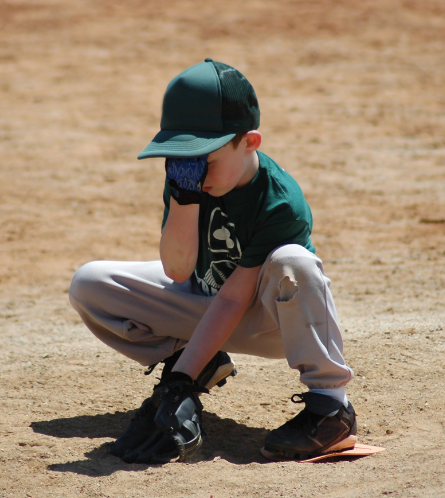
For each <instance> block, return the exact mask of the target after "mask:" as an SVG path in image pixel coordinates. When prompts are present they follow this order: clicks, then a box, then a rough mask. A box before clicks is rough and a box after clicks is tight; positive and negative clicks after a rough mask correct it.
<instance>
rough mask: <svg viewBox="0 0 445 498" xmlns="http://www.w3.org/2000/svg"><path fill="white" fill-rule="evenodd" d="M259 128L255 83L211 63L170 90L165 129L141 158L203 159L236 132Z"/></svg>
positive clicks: (181, 77) (187, 74) (200, 66)
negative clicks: (200, 157)
mask: <svg viewBox="0 0 445 498" xmlns="http://www.w3.org/2000/svg"><path fill="white" fill-rule="evenodd" d="M259 126H260V108H259V105H258V99H257V97H256V95H255V91H254V89H253V87H252V85H251V84H250V83H249V81H248V80H247V78H245V77H244V76H243V75H242V74H241V73H240V72H239V71H237V70H236V69H235V68H233V67H231V66H228V65H227V64H223V63H222V62H216V61H213V60H212V59H206V60H205V62H201V63H200V64H196V65H195V66H192V67H189V68H188V69H186V70H185V71H183V72H182V73H180V74H179V75H178V76H176V78H173V79H172V81H170V83H169V84H168V86H167V90H166V92H165V95H164V102H163V104H162V118H161V131H160V132H159V133H158V134H157V135H156V136H155V137H154V138H153V140H152V141H151V142H150V143H149V144H148V145H147V147H146V148H145V149H144V150H143V151H142V152H141V153H140V154H139V156H138V159H145V158H147V157H199V156H203V155H206V154H210V152H213V151H215V150H217V149H220V148H221V147H223V146H224V145H226V144H227V143H228V142H230V140H232V138H233V137H234V136H235V135H236V134H237V133H245V132H247V131H250V130H256V129H258V127H259Z"/></svg>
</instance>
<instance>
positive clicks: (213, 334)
mask: <svg viewBox="0 0 445 498" xmlns="http://www.w3.org/2000/svg"><path fill="white" fill-rule="evenodd" d="M260 270H261V266H257V267H255V268H243V267H241V266H238V267H237V268H236V269H235V270H234V272H233V273H232V274H231V275H230V277H229V278H228V279H227V280H226V282H225V283H224V285H223V286H222V287H221V289H220V291H219V292H218V294H217V295H216V297H215V299H214V300H213V302H212V304H211V305H210V306H209V308H208V310H207V311H206V313H205V314H204V316H203V317H202V319H201V321H200V322H199V324H198V326H197V327H196V329H195V331H194V333H193V335H192V338H191V339H190V341H189V343H188V344H187V346H186V348H185V350H184V352H183V353H182V355H181V356H180V358H179V360H178V361H177V362H176V365H175V366H174V367H173V370H172V371H174V372H183V373H186V374H187V375H189V376H190V377H191V378H192V379H196V377H197V376H198V375H199V374H200V373H201V371H202V370H203V368H204V367H205V366H206V365H207V363H208V362H209V361H210V360H211V359H212V358H213V356H215V354H216V353H217V352H218V351H219V350H220V348H221V347H222V345H223V344H224V343H225V342H226V341H227V339H228V338H229V337H230V335H231V334H232V332H233V331H234V330H235V327H236V326H237V325H238V323H239V321H240V320H241V318H242V316H243V314H244V312H245V311H246V309H247V307H248V306H249V303H250V302H251V300H252V298H253V296H254V294H255V290H256V285H257V280H258V275H259V273H260Z"/></svg>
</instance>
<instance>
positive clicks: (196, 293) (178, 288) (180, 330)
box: [69, 261, 210, 366]
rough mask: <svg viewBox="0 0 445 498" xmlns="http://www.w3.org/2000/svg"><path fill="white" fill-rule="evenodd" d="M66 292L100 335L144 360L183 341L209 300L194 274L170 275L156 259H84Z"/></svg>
mask: <svg viewBox="0 0 445 498" xmlns="http://www.w3.org/2000/svg"><path fill="white" fill-rule="evenodd" d="M69 296H70V301H71V304H72V305H73V307H74V309H75V310H76V311H77V312H78V313H79V315H80V316H81V318H82V320H83V321H84V322H85V324H86V325H87V327H88V328H89V329H90V330H91V332H93V334H94V335H95V336H96V337H97V338H98V339H100V340H101V341H102V342H104V343H105V344H107V346H110V347H111V348H113V349H115V350H116V351H119V352H120V353H122V354H124V355H125V356H127V357H129V358H131V359H133V360H136V361H137V362H139V363H141V365H144V366H145V365H152V364H154V363H157V362H159V361H161V360H163V359H164V358H166V357H168V356H171V355H172V354H173V353H174V352H175V351H177V350H178V349H180V348H182V347H184V345H185V344H186V342H187V340H188V339H189V338H190V336H191V335H192V333H193V331H194V330H195V328H196V325H197V324H198V323H199V321H200V319H201V317H202V315H203V314H204V313H205V311H206V309H207V307H208V306H209V304H210V301H209V298H208V297H207V296H205V295H203V294H202V293H201V292H200V290H199V288H198V287H197V285H195V284H194V282H193V280H191V279H190V280H189V281H187V282H184V283H182V284H178V283H176V282H174V281H172V280H171V279H169V278H168V277H167V276H166V275H165V273H164V270H163V268H162V264H161V262H160V261H153V262H122V261H94V262H91V263H88V264H86V265H84V266H82V267H81V268H80V269H79V270H78V271H77V272H76V274H75V275H74V277H73V281H72V283H71V287H70V293H69Z"/></svg>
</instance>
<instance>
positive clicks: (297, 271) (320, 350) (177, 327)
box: [70, 244, 353, 389]
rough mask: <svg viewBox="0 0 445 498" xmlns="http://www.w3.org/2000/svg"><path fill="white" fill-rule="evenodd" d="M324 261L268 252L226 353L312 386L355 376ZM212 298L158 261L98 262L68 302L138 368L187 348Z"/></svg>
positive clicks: (76, 282) (288, 249)
mask: <svg viewBox="0 0 445 498" xmlns="http://www.w3.org/2000/svg"><path fill="white" fill-rule="evenodd" d="M329 285H330V280H329V279H328V278H327V277H326V276H325V274H324V272H323V265H322V262H321V260H320V259H319V258H318V257H317V256H316V255H314V254H312V253H311V252H309V251H307V250H306V249H305V248H304V247H301V246H299V245H296V244H289V245H285V246H282V247H279V248H277V249H275V250H274V251H272V252H271V253H270V254H269V257H268V258H267V260H266V261H265V263H264V264H263V267H262V269H261V272H260V275H259V277H258V282H257V288H256V293H255V296H254V297H253V299H252V301H251V303H250V305H249V307H248V309H247V310H246V312H245V314H244V316H243V318H242V319H241V321H240V323H239V324H238V326H237V327H236V329H235V330H234V332H233V333H232V335H231V336H230V337H229V339H228V340H227V342H226V343H225V344H224V347H223V348H222V350H224V351H226V352H228V353H243V354H249V355H255V356H261V357H264V358H286V359H287V361H288V363H289V366H290V367H291V368H294V369H298V370H299V371H300V380H301V381H302V382H303V383H304V384H306V385H307V386H308V387H309V388H318V389H325V388H333V387H341V386H344V385H346V384H347V383H348V382H349V380H350V379H351V378H352V376H353V372H352V370H351V369H350V368H349V367H347V366H346V364H345V361H344V359H343V355H342V350H343V341H342V337H341V333H340V330H339V328H338V325H337V313H336V309H335V305H334V301H333V298H332V294H331V292H330V289H329ZM213 299H215V297H208V296H206V295H205V294H203V292H202V291H201V290H200V289H199V287H198V284H197V283H196V281H195V279H194V277H192V278H190V279H189V280H188V281H186V282H184V283H181V284H178V283H176V282H174V281H172V280H171V279H169V278H168V277H167V276H166V275H165V273H164V271H163V267H162V264H161V262H160V261H153V262H122V261H95V262H92V263H88V264H86V265H84V266H82V267H81V268H80V269H79V270H78V271H77V272H76V274H75V275H74V278H73V281H72V283H71V288H70V300H71V303H72V305H73V307H74V308H75V309H76V311H77V312H78V313H79V315H80V316H81V318H82V319H83V321H84V322H85V324H86V325H87V327H88V328H89V329H90V330H91V332H93V334H94V335H95V336H96V337H97V338H98V339H100V340H101V341H102V342H104V343H105V344H107V345H108V346H110V347H111V348H113V349H115V350H116V351H119V352H120V353H122V354H124V355H125V356H127V357H129V358H132V359H133V360H136V361H137V362H139V363H140V364H142V365H144V366H145V365H152V364H154V363H157V362H159V361H161V360H163V359H164V358H166V357H168V356H171V355H172V354H173V353H174V352H175V351H177V350H178V349H180V348H182V347H184V346H185V345H186V344H187V341H188V340H189V339H190V337H191V336H192V334H193V332H194V330H195V328H196V326H197V324H198V323H199V321H200V320H201V317H202V316H203V315H204V313H205V312H206V310H207V308H208V307H209V305H210V303H211V302H212V300H213Z"/></svg>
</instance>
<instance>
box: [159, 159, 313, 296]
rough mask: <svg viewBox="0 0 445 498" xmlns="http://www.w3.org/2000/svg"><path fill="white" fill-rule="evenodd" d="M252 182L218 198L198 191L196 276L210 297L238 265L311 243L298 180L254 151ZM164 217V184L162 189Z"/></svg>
mask: <svg viewBox="0 0 445 498" xmlns="http://www.w3.org/2000/svg"><path fill="white" fill-rule="evenodd" d="M258 157H259V162H260V165H259V169H258V172H257V173H256V175H255V177H254V178H253V180H252V181H251V182H250V183H249V184H248V185H244V186H243V187H241V188H238V189H233V190H231V191H230V192H228V193H227V194H225V195H223V196H221V197H212V196H211V195H209V194H206V193H204V194H203V199H202V202H201V205H200V210H199V233H200V241H199V253H198V261H197V264H196V269H195V276H196V279H197V281H198V283H199V285H200V287H201V289H202V290H203V291H204V292H205V293H206V294H207V295H209V296H210V295H215V294H217V292H218V290H219V289H220V288H221V286H222V285H223V283H224V282H225V281H226V280H227V278H228V277H229V276H230V274H231V273H232V272H233V270H234V269H235V268H236V267H237V266H238V265H240V266H243V267H244V268H253V267H255V266H259V265H262V264H263V263H264V261H265V260H266V258H267V256H268V255H269V253H270V252H271V251H273V250H274V249H275V248H277V247H279V246H282V245H284V244H299V245H301V246H303V247H305V248H306V249H308V250H309V251H311V252H313V253H315V247H314V246H313V245H312V244H311V239H310V234H311V231H312V214H311V210H310V208H309V205H308V203H307V202H306V199H305V198H304V195H303V192H302V191H301V188H300V186H299V185H298V183H297V182H296V181H295V180H294V179H293V178H292V177H291V176H290V175H289V173H287V172H286V171H284V170H283V169H282V168H281V167H280V166H279V165H278V164H277V163H276V162H275V161H273V160H272V159H271V158H270V157H268V156H266V155H265V154H263V153H262V152H258ZM164 203H165V210H164V220H163V223H162V226H164V225H165V222H166V221H167V216H168V212H169V206H170V187H169V185H168V183H166V184H165V189H164Z"/></svg>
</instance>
